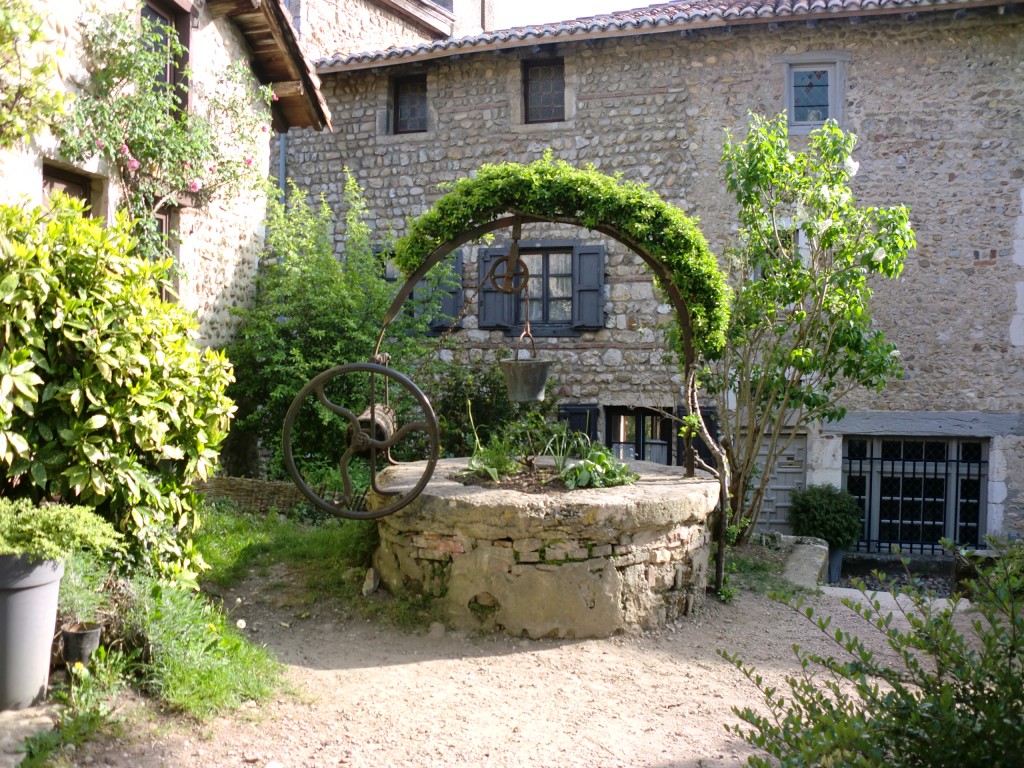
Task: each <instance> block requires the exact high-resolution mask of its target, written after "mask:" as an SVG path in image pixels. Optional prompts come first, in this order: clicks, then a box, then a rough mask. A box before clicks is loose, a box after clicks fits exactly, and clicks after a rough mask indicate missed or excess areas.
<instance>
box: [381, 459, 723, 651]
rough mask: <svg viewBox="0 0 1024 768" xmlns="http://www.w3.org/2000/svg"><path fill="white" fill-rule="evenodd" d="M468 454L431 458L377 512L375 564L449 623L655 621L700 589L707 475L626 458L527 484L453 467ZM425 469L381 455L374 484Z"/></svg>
mask: <svg viewBox="0 0 1024 768" xmlns="http://www.w3.org/2000/svg"><path fill="white" fill-rule="evenodd" d="M465 466H466V460H465V459H446V460H443V461H440V462H438V465H437V469H436V470H435V472H434V476H433V478H432V479H431V481H430V483H429V484H428V485H427V487H426V489H425V490H424V491H423V493H422V494H421V495H420V496H419V497H418V498H417V499H416V500H415V501H413V502H412V503H411V504H410V505H409V506H407V507H405V508H404V509H401V510H399V511H398V512H396V513H394V514H391V515H389V516H387V517H384V518H381V519H380V520H379V521H378V529H379V531H380V539H381V542H380V546H379V548H378V549H377V552H376V553H375V554H374V566H375V567H376V568H377V570H378V571H379V573H380V576H381V579H382V581H383V582H384V584H385V585H386V586H387V588H388V589H389V590H390V591H391V592H393V593H396V594H400V593H408V592H414V593H420V594H430V595H433V596H435V597H436V598H437V599H438V600H441V601H442V602H443V604H444V607H445V611H446V613H447V616H448V618H449V619H450V620H451V621H452V622H453V623H454V624H456V625H457V626H461V627H467V628H483V629H502V630H504V631H505V632H508V633H510V634H513V635H517V636H519V635H525V636H528V637H531V638H540V637H577V638H579V637H608V636H609V635H613V634H615V633H618V632H639V631H642V630H646V629H654V628H657V627H661V626H664V625H665V623H666V622H667V621H671V620H673V619H675V618H676V617H678V616H680V615H683V614H686V613H687V612H689V611H690V610H691V609H692V608H693V606H694V605H695V604H696V603H698V602H700V601H701V600H702V599H703V596H704V590H705V586H706V584H707V564H708V552H709V549H710V533H709V532H708V530H707V520H708V515H709V514H710V513H711V511H712V510H713V509H714V507H715V504H716V501H717V498H718V484H717V483H716V482H715V481H713V480H709V479H706V478H689V479H687V478H685V477H683V474H682V469H681V468H676V467H665V466H662V465H659V464H651V463H648V462H631V466H632V467H633V469H634V471H636V472H638V473H640V479H639V480H638V481H637V482H636V483H635V484H634V485H630V486H622V487H619V488H602V489H584V490H576V491H568V492H566V491H561V492H558V491H553V492H550V493H543V494H532V493H521V492H518V491H514V490H503V489H495V488H484V487H480V486H472V485H470V486H467V485H462V484H461V483H459V482H456V481H455V480H453V479H451V476H452V475H454V474H455V473H457V472H458V471H459V470H461V469H465ZM422 471H423V465H422V464H408V465H400V466H396V467H389V468H387V469H386V470H384V472H382V473H381V475H380V477H379V481H378V484H379V485H380V486H381V488H383V489H393V490H398V489H399V488H401V487H403V486H405V487H411V486H412V485H414V484H415V483H416V481H417V480H418V479H419V477H420V476H421V475H422ZM371 496H372V494H371ZM367 502H368V504H370V505H371V506H372V505H375V504H376V505H380V504H383V503H386V500H384V499H381V498H380V497H373V498H368V499H367Z"/></svg>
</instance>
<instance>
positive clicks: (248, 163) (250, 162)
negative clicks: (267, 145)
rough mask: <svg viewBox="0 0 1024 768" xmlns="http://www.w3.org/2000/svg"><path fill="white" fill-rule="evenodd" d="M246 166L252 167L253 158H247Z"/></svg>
mask: <svg viewBox="0 0 1024 768" xmlns="http://www.w3.org/2000/svg"><path fill="white" fill-rule="evenodd" d="M245 164H246V165H252V158H251V157H247V158H245Z"/></svg>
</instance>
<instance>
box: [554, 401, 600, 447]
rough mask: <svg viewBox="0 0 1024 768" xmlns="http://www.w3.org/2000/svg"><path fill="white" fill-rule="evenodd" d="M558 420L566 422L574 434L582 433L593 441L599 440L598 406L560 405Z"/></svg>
mask: <svg viewBox="0 0 1024 768" xmlns="http://www.w3.org/2000/svg"><path fill="white" fill-rule="evenodd" d="M558 420H559V421H564V422H565V423H566V424H567V425H568V426H569V429H571V430H572V431H573V432H582V433H583V434H585V435H586V436H587V437H589V438H590V439H591V440H597V406H596V405H589V404H588V405H575V404H574V405H559V406H558Z"/></svg>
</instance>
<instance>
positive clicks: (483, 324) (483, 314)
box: [477, 247, 513, 328]
mask: <svg viewBox="0 0 1024 768" xmlns="http://www.w3.org/2000/svg"><path fill="white" fill-rule="evenodd" d="M507 255H508V248H507V247H505V248H481V249H480V257H479V260H480V290H479V291H478V293H477V297H478V301H479V312H480V317H479V320H478V322H477V325H479V327H480V328H511V327H512V298H513V296H512V294H509V293H502V292H501V291H499V290H497V289H496V288H495V287H494V286H493V285H492V284H491V282H490V281H489V280H487V273H488V272H490V270H491V265H492V264H494V262H495V261H497V260H498V259H500V258H501V257H502V256H507Z"/></svg>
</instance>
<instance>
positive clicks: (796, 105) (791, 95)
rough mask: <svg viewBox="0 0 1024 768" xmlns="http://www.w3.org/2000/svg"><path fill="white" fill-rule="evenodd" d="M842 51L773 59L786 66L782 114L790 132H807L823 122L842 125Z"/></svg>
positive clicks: (847, 57)
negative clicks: (784, 111) (830, 121)
mask: <svg viewBox="0 0 1024 768" xmlns="http://www.w3.org/2000/svg"><path fill="white" fill-rule="evenodd" d="M850 59H851V56H850V54H849V53H845V52H825V53H810V54H799V55H796V56H786V57H781V58H778V59H775V60H774V61H775V62H777V63H782V64H784V66H785V67H786V114H787V115H789V127H790V131H791V132H792V133H808V132H810V131H811V130H813V129H814V128H817V127H819V126H821V125H823V124H824V123H825V121H826V120H830V119H831V120H836V121H837V122H839V123H840V124H842V122H843V103H844V100H845V90H846V62H848V61H850Z"/></svg>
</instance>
